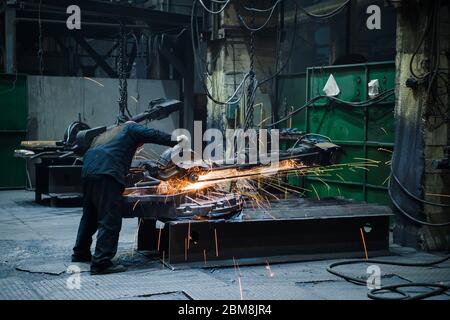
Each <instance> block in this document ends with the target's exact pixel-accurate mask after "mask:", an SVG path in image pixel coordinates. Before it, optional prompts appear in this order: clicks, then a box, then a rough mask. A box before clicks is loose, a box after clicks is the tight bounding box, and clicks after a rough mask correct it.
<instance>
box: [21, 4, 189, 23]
mask: <svg viewBox="0 0 450 320" xmlns="http://www.w3.org/2000/svg"><path fill="white" fill-rule="evenodd" d="M73 4H74V1H73V0H42V4H41V8H42V11H45V10H46V7H52V9H53V10H54V9H55V8H61V10H63V12H64V13H65V10H66V8H67V7H68V6H70V5H73ZM20 5H21V7H22V8H30V7H36V6H37V5H39V3H37V2H35V1H31V0H24V1H21V2H20ZM77 5H78V6H79V7H80V9H81V17H82V18H81V19H82V20H83V15H92V13H95V14H101V16H102V17H105V16H112V17H116V18H133V19H139V20H143V21H149V22H150V23H151V24H152V25H161V26H180V25H188V24H189V23H190V16H189V15H185V14H179V13H170V12H165V11H159V10H152V9H147V8H142V7H136V6H131V5H123V4H117V3H111V2H106V1H95V0H81V1H77ZM81 23H82V24H83V21H82V22H81Z"/></svg>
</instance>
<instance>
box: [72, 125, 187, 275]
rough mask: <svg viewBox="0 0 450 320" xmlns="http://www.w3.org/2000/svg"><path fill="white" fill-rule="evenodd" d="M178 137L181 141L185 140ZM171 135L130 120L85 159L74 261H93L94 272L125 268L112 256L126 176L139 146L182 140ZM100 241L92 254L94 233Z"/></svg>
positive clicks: (105, 135)
mask: <svg viewBox="0 0 450 320" xmlns="http://www.w3.org/2000/svg"><path fill="white" fill-rule="evenodd" d="M185 138H186V137H185V136H180V137H178V139H177V141H180V140H183V139H185ZM177 141H172V140H171V135H169V134H167V133H164V132H161V131H158V130H154V129H149V128H147V127H145V126H142V125H139V124H137V123H135V122H132V121H128V122H126V123H125V124H123V125H118V126H116V127H114V128H112V129H110V130H108V131H106V132H105V133H103V134H101V135H99V136H98V137H97V138H96V139H94V141H93V142H92V144H91V147H90V149H89V150H88V151H87V152H86V154H85V155H84V159H83V163H84V164H83V170H82V177H83V194H84V196H83V215H82V217H81V221H80V226H79V228H78V235H77V240H76V244H75V247H74V248H73V255H72V261H73V262H89V261H90V262H91V274H107V273H115V272H122V271H125V270H126V268H125V267H124V266H122V265H114V264H113V263H112V262H111V259H112V258H113V257H114V256H115V254H116V252H117V245H118V241H119V232H120V229H121V227H122V200H121V198H122V193H123V191H124V188H125V177H126V175H127V174H128V171H129V168H130V166H131V161H132V160H133V156H134V154H135V152H136V149H137V148H138V147H139V146H141V145H142V144H144V143H155V144H159V145H164V146H174V145H176V144H177V143H178V142H177ZM96 231H98V233H97V244H96V247H95V252H94V255H93V256H91V249H90V247H91V244H92V236H93V235H94V233H95V232H96Z"/></svg>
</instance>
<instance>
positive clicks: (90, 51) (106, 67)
mask: <svg viewBox="0 0 450 320" xmlns="http://www.w3.org/2000/svg"><path fill="white" fill-rule="evenodd" d="M73 37H74V39H75V41H76V42H77V43H78V44H79V45H80V46H81V47H82V48H83V49H84V50H85V51H86V52H87V53H88V54H89V56H91V58H92V59H94V61H95V63H96V64H97V65H98V66H100V68H102V69H103V71H105V72H106V73H107V74H108V76H110V77H111V78H117V72H115V71H114V70H113V69H112V68H111V67H110V66H109V64H107V63H106V62H105V60H104V59H103V57H102V56H100V55H99V54H98V53H97V51H95V50H94V49H93V48H92V47H91V46H90V45H89V43H87V42H86V40H85V39H84V38H83V37H81V36H80V35H79V34H78V33H77V32H74V33H73Z"/></svg>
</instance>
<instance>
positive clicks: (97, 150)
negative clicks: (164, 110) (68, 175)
mask: <svg viewBox="0 0 450 320" xmlns="http://www.w3.org/2000/svg"><path fill="white" fill-rule="evenodd" d="M142 143H155V144H159V145H165V146H174V145H176V144H177V142H176V141H171V135H170V134H167V133H164V132H162V131H159V130H155V129H149V128H147V127H145V126H142V125H139V124H136V123H129V124H125V125H123V126H122V128H121V130H120V129H119V130H118V133H117V134H116V135H115V136H114V137H112V138H111V139H110V140H109V141H107V142H106V143H105V144H99V145H95V146H92V147H91V148H90V149H89V150H88V151H87V152H86V154H85V155H84V158H83V163H84V164H83V170H82V177H83V178H84V177H87V176H90V175H97V174H106V175H110V176H112V177H114V178H115V179H116V180H117V181H118V182H119V183H120V184H122V185H125V177H126V175H127V174H128V171H129V169H130V166H131V161H132V160H133V156H134V154H135V152H136V149H137V148H138V147H139V146H140V145H141V144H142Z"/></svg>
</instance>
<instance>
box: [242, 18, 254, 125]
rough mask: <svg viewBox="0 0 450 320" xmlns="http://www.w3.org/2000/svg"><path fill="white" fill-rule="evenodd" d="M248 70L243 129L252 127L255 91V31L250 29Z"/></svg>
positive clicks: (252, 20) (252, 22)
mask: <svg viewBox="0 0 450 320" xmlns="http://www.w3.org/2000/svg"><path fill="white" fill-rule="evenodd" d="M251 26H252V27H254V26H255V14H254V13H253V12H252V19H251ZM249 57H250V70H249V79H250V80H249V84H248V87H247V100H246V106H247V108H246V109H247V112H246V119H245V122H244V123H245V126H244V129H245V130H247V129H248V128H252V127H253V113H254V112H253V110H254V109H253V105H254V91H255V32H254V31H252V32H251V33H250V52H249Z"/></svg>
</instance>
